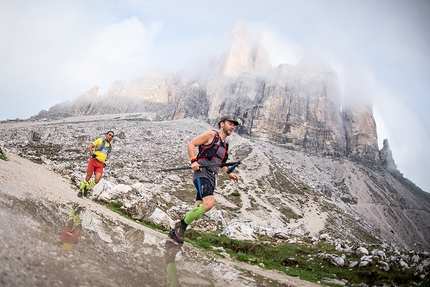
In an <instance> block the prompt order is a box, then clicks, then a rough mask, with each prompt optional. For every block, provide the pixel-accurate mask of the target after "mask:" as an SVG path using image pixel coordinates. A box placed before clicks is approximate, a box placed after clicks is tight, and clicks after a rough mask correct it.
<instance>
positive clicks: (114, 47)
mask: <svg viewBox="0 0 430 287" xmlns="http://www.w3.org/2000/svg"><path fill="white" fill-rule="evenodd" d="M161 27H162V23H154V24H153V25H151V26H149V27H144V25H143V23H142V22H140V21H139V19H138V18H137V17H131V18H128V19H124V20H123V21H121V22H119V23H113V24H111V25H108V26H106V27H104V28H103V30H101V31H100V32H97V33H95V34H94V35H92V36H91V38H90V39H88V43H85V44H84V43H83V44H84V45H86V46H85V49H83V52H82V53H79V54H76V55H75V58H74V59H73V60H72V61H68V62H66V63H65V74H66V75H67V78H68V80H69V82H70V84H73V83H84V84H86V85H104V88H105V89H107V88H108V85H110V84H111V83H112V82H114V81H115V80H131V79H132V78H134V77H136V76H138V75H140V74H141V72H142V71H141V69H142V67H144V66H146V65H147V62H149V61H150V57H149V55H150V51H151V48H152V43H153V40H154V37H155V35H156V34H157V33H158V31H159V30H160V29H161ZM100 92H103V91H100Z"/></svg>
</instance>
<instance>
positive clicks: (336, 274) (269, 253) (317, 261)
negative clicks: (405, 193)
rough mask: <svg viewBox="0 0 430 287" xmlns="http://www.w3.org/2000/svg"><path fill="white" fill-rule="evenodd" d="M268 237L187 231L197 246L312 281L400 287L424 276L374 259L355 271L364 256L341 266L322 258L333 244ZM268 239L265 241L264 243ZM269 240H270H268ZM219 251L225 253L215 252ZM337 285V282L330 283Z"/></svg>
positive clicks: (350, 257)
mask: <svg viewBox="0 0 430 287" xmlns="http://www.w3.org/2000/svg"><path fill="white" fill-rule="evenodd" d="M271 240H272V241H273V239H271V238H266V239H265V240H264V239H263V241H260V242H247V241H240V240H234V239H230V238H228V237H227V236H225V235H222V236H219V235H218V234H211V233H200V232H198V231H195V230H193V229H190V230H188V231H187V232H186V241H187V242H189V243H191V244H193V245H194V246H196V247H198V248H202V249H206V250H212V248H213V247H222V248H223V249H224V250H225V252H226V253H227V254H229V255H230V256H231V257H233V258H235V259H236V260H238V261H241V262H245V263H249V264H253V265H258V266H261V267H263V268H266V269H271V270H279V271H281V272H283V273H285V274H287V275H290V276H295V277H300V278H301V279H303V280H306V281H311V282H318V281H320V282H322V279H323V278H333V279H338V280H341V279H346V280H347V281H348V282H349V284H360V283H365V284H370V285H372V286H374V285H378V284H383V283H385V284H392V283H395V284H398V285H399V286H409V285H410V284H414V283H417V284H419V283H420V282H422V279H420V278H419V277H417V276H416V275H414V272H415V271H414V270H413V268H411V269H407V270H403V269H399V268H396V267H395V266H394V267H391V270H390V271H389V272H385V271H383V270H381V269H379V267H378V266H377V263H376V262H374V263H373V264H370V265H369V266H366V267H360V268H357V267H356V268H355V269H353V270H351V269H350V268H348V264H349V262H351V261H358V262H359V261H360V257H361V255H356V254H355V253H351V254H347V257H346V260H345V261H346V264H345V266H344V267H337V266H334V265H333V264H331V263H330V262H327V261H325V260H324V259H322V258H320V257H318V254H321V253H327V254H337V255H341V253H340V252H337V251H336V250H335V248H334V246H333V245H331V244H327V243H325V242H320V243H318V244H317V245H312V244H311V243H310V242H303V243H297V244H288V243H282V244H278V245H276V246H275V244H274V243H273V242H272V243H270V241H271ZM262 242H265V243H262ZM268 242H269V243H268ZM215 253H217V254H221V253H222V252H220V251H219V250H218V251H215ZM392 265H395V264H392ZM327 285H330V286H336V285H333V284H327Z"/></svg>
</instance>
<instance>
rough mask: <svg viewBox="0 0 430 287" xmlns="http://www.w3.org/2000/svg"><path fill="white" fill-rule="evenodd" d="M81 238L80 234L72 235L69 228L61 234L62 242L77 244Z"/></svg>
mask: <svg viewBox="0 0 430 287" xmlns="http://www.w3.org/2000/svg"><path fill="white" fill-rule="evenodd" d="M78 238H79V233H78V234H76V233H72V231H71V230H70V228H68V227H67V226H66V227H65V228H64V230H63V233H61V236H60V240H61V241H62V242H65V243H70V244H76V242H77V241H78Z"/></svg>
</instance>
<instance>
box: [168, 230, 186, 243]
mask: <svg viewBox="0 0 430 287" xmlns="http://www.w3.org/2000/svg"><path fill="white" fill-rule="evenodd" d="M169 238H171V239H173V240H174V241H175V242H176V243H179V244H184V241H183V240H181V238H180V237H178V235H177V234H176V230H175V229H173V228H172V229H171V230H170V232H169Z"/></svg>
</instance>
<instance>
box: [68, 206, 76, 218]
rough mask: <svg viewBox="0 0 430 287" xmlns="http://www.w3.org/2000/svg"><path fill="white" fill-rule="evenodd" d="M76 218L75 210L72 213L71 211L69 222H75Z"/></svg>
mask: <svg viewBox="0 0 430 287" xmlns="http://www.w3.org/2000/svg"><path fill="white" fill-rule="evenodd" d="M74 217H75V210H74V209H72V211H70V214H69V220H73V218H74Z"/></svg>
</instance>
